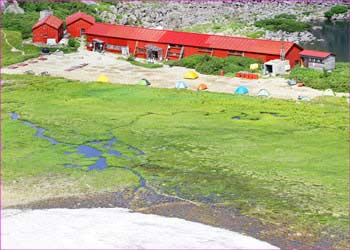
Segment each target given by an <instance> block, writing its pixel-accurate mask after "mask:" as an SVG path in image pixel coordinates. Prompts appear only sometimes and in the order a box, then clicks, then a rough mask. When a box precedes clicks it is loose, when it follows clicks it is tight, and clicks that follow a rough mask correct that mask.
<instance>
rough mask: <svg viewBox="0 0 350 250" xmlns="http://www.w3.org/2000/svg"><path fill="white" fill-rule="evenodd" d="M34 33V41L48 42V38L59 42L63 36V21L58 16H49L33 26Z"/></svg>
mask: <svg viewBox="0 0 350 250" xmlns="http://www.w3.org/2000/svg"><path fill="white" fill-rule="evenodd" d="M32 34H33V42H34V43H47V40H48V39H55V41H56V43H58V42H59V41H60V40H61V39H62V37H63V21H62V20H61V19H59V18H58V17H56V16H47V17H45V18H43V19H40V20H39V21H38V22H37V23H36V24H35V25H34V26H33V27H32Z"/></svg>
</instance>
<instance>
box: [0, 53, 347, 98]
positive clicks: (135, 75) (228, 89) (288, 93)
mask: <svg viewBox="0 0 350 250" xmlns="http://www.w3.org/2000/svg"><path fill="white" fill-rule="evenodd" d="M47 59H48V60H46V61H40V62H39V63H36V64H30V63H29V65H28V66H24V67H18V68H16V69H9V68H4V69H3V73H5V74H23V73H24V72H25V71H27V70H32V71H34V72H35V73H36V74H40V72H43V71H48V73H49V74H50V75H52V76H59V77H65V78H68V79H73V80H79V81H84V82H88V81H96V80H97V78H98V77H99V76H100V75H105V76H107V77H108V78H109V80H110V82H111V83H119V84H136V83H137V82H138V81H139V80H140V79H142V78H147V79H148V80H149V81H150V82H151V83H152V85H151V87H159V88H175V85H176V83H177V82H178V81H180V80H184V79H183V76H184V75H185V74H186V73H187V72H188V71H189V69H186V68H182V67H169V66H167V65H165V66H164V67H162V68H156V69H147V68H143V67H139V66H135V65H132V64H130V63H129V62H127V61H125V60H121V59H118V55H116V54H111V53H105V54H100V53H97V52H90V51H87V50H83V49H80V50H79V51H78V52H76V53H72V54H65V55H61V56H60V55H50V56H47ZM84 63H87V64H88V65H87V66H85V67H83V68H78V69H75V70H72V71H67V69H69V68H71V67H74V66H79V65H81V64H84ZM185 82H186V84H187V85H188V86H189V89H190V90H196V87H197V86H198V84H200V83H206V84H207V86H208V91H211V92H221V93H231V94H232V93H233V92H234V90H235V89H236V88H237V87H238V86H240V85H245V86H246V87H247V88H248V89H249V95H252V96H256V95H258V92H259V91H260V90H261V89H266V90H268V92H269V93H270V95H271V97H272V98H281V99H291V100H297V99H298V97H299V96H308V97H310V98H311V99H312V98H316V97H319V96H323V95H324V92H323V91H320V90H316V89H312V88H308V87H297V86H289V85H288V84H287V80H286V79H284V78H281V77H271V78H261V79H258V80H247V79H241V78H236V77H226V76H213V75H202V74H199V78H198V79H195V80H185ZM337 95H339V96H342V95H345V94H343V93H339V94H337ZM346 95H347V96H348V94H346Z"/></svg>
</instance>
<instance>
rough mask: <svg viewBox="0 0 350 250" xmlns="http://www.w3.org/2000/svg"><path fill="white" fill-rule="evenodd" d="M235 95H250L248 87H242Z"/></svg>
mask: <svg viewBox="0 0 350 250" xmlns="http://www.w3.org/2000/svg"><path fill="white" fill-rule="evenodd" d="M235 94H237V95H245V94H248V89H247V87H246V86H243V85H241V86H239V87H238V88H237V89H236V90H235Z"/></svg>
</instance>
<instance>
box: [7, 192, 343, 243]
mask: <svg viewBox="0 0 350 250" xmlns="http://www.w3.org/2000/svg"><path fill="white" fill-rule="evenodd" d="M99 207H101V208H112V207H122V208H129V209H131V210H132V211H134V212H142V213H145V214H157V215H162V216H167V217H176V218H182V219H185V220H189V221H194V222H199V223H203V224H207V225H211V226H216V227H220V228H225V229H228V230H231V231H235V232H238V233H241V234H245V235H249V236H252V237H254V238H257V239H259V240H263V241H266V242H268V243H270V244H273V245H275V246H278V247H280V248H281V249H310V248H313V249H325V248H331V247H333V246H334V242H337V241H339V240H341V239H340V238H338V239H337V238H335V239H330V238H329V237H328V236H326V237H324V232H323V233H320V235H315V234H314V235H310V234H307V233H295V232H291V231H289V230H288V224H287V223H286V222H281V224H280V225H274V224H271V223H267V222H263V221H261V220H258V219H255V218H251V217H249V216H246V215H243V214H240V213H239V212H238V211H237V210H235V209H234V208H232V207H228V206H225V205H223V204H208V203H206V204H204V203H198V204H196V203H193V202H190V201H184V200H181V199H180V198H176V197H170V196H166V195H162V194H157V193H155V192H154V191H153V190H152V189H149V188H147V186H141V187H139V188H138V189H137V190H124V191H120V192H108V193H98V194H86V195H83V196H73V197H61V198H52V199H45V200H41V201H35V202H31V203H28V204H24V205H16V206H9V207H7V208H8V209H49V208H69V209H77V208H99ZM343 237H344V236H343Z"/></svg>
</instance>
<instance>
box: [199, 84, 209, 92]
mask: <svg viewBox="0 0 350 250" xmlns="http://www.w3.org/2000/svg"><path fill="white" fill-rule="evenodd" d="M206 89H208V86H207V85H206V84H205V83H201V84H199V85H198V86H197V90H206Z"/></svg>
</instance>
